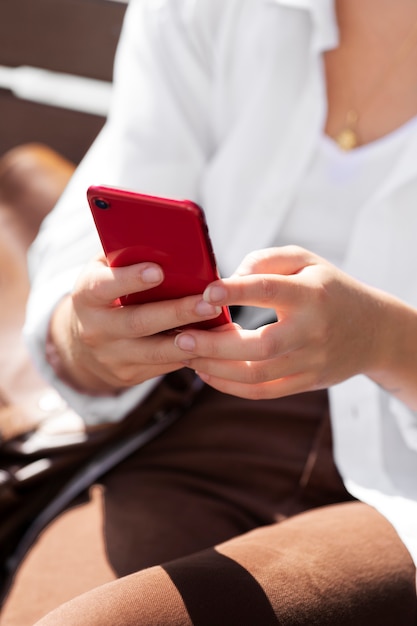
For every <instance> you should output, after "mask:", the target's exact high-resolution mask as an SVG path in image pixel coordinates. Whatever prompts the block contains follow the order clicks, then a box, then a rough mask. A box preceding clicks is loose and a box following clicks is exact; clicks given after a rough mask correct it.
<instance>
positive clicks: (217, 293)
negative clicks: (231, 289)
mask: <svg viewBox="0 0 417 626" xmlns="http://www.w3.org/2000/svg"><path fill="white" fill-rule="evenodd" d="M226 296H227V293H226V289H225V288H224V287H220V286H219V285H210V286H209V287H207V289H206V290H205V292H204V293H203V298H204V300H206V302H207V301H208V302H222V301H223V300H225V298H226Z"/></svg>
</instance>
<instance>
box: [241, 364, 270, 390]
mask: <svg viewBox="0 0 417 626" xmlns="http://www.w3.org/2000/svg"><path fill="white" fill-rule="evenodd" d="M264 380H265V367H264V366H263V364H260V363H253V362H250V363H248V364H247V369H246V371H245V382H246V383H248V384H250V385H257V384H258V383H262V382H263V381H264Z"/></svg>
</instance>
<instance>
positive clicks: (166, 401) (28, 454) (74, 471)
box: [0, 369, 202, 603]
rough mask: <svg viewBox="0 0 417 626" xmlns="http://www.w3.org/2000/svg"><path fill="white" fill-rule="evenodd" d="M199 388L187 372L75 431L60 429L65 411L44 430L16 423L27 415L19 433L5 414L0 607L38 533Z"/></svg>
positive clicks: (0, 447) (0, 466)
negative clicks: (121, 413) (117, 416)
mask: <svg viewBox="0 0 417 626" xmlns="http://www.w3.org/2000/svg"><path fill="white" fill-rule="evenodd" d="M201 387H202V382H201V380H200V379H199V378H198V377H197V376H196V375H195V374H194V372H192V371H191V370H188V369H183V370H180V371H178V372H174V373H172V374H168V375H167V376H165V377H164V378H163V379H162V380H161V382H160V383H159V384H158V385H157V387H156V388H155V389H154V390H153V391H152V392H151V393H150V395H149V396H148V397H147V398H146V399H145V400H144V401H143V402H142V403H141V404H140V405H139V406H138V407H137V408H135V409H134V410H133V411H131V413H130V414H129V415H127V416H126V417H125V418H124V419H123V420H121V421H119V422H117V423H110V424H106V425H104V426H100V427H98V428H93V429H90V430H88V429H85V428H84V429H82V430H79V431H78V432H76V431H74V429H72V430H70V431H69V430H68V428H67V427H66V425H65V422H66V419H65V418H66V416H65V411H66V408H64V409H63V411H62V413H61V414H60V415H56V416H55V417H54V428H53V429H52V431H51V428H50V424H49V425H48V424H46V426H45V422H44V421H42V420H39V419H36V417H35V418H34V419H32V423H31V424H30V427H29V428H28V429H27V430H26V431H25V429H24V428H23V427H22V424H26V425H27V424H28V423H30V419H29V420H28V416H26V418H25V419H22V420H21V424H20V428H19V424H18V422H19V419H18V413H16V415H15V416H14V418H15V419H13V411H10V409H9V414H8V416H7V420H3V429H2V432H3V441H0V602H1V603H2V602H3V601H4V599H5V596H6V594H7V591H8V588H9V586H10V583H11V581H12V579H13V576H14V574H15V572H16V570H17V568H18V566H19V564H20V563H21V561H22V559H23V558H24V556H25V554H26V553H27V551H28V549H29V548H30V546H31V545H32V544H33V543H34V542H35V541H36V539H37V537H38V536H39V533H40V532H41V531H42V529H43V528H45V526H46V525H47V524H49V522H50V521H51V520H52V519H54V517H55V516H56V515H58V514H59V513H60V512H61V511H62V510H63V509H64V508H65V507H66V506H68V505H69V504H70V503H71V502H72V500H74V498H76V497H77V496H78V495H79V494H80V493H82V492H83V491H84V490H85V489H87V488H88V487H89V486H90V485H92V484H93V483H94V482H95V481H96V480H97V479H98V478H99V477H100V476H103V475H104V474H105V473H106V472H108V471H109V470H110V469H112V468H113V467H115V466H116V465H117V464H118V463H120V462H121V461H123V460H124V459H125V458H127V457H128V456H129V455H130V454H132V453H133V452H135V451H136V450H138V449H139V448H141V447H142V446H144V445H145V444H146V443H148V442H149V441H151V440H152V439H154V438H155V437H156V436H158V435H159V434H161V433H162V432H163V431H164V430H166V429H167V428H168V427H169V426H170V425H171V424H172V423H173V422H174V421H176V420H177V419H178V418H179V417H180V416H181V414H182V413H183V412H184V411H185V410H186V409H187V408H188V407H189V406H190V405H191V403H192V402H193V399H194V398H195V396H196V394H197V393H198V392H199V390H200V389H201ZM1 410H3V409H1ZM1 410H0V422H1V419H2V418H1ZM5 421H8V424H9V428H7V427H5ZM12 423H13V424H14V426H15V427H16V424H17V429H16V430H17V431H20V432H18V434H16V433H13V428H12V427H10V424H12ZM80 423H81V422H80ZM60 424H61V425H62V428H60V427H59V426H60ZM22 431H23V432H22ZM4 433H7V436H5V435H4Z"/></svg>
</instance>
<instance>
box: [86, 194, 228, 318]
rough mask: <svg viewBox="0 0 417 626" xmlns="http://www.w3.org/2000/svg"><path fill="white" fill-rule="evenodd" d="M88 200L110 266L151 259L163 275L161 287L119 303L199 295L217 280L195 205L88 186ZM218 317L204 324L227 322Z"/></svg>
mask: <svg viewBox="0 0 417 626" xmlns="http://www.w3.org/2000/svg"><path fill="white" fill-rule="evenodd" d="M87 197H88V201H89V205H90V208H91V211H92V214H93V218H94V221H95V224H96V227H97V230H98V233H99V236H100V239H101V243H102V246H103V249H104V252H105V254H106V257H107V260H108V262H109V265H110V266H112V267H117V266H125V265H132V264H135V263H139V262H142V261H152V262H155V263H158V264H159V265H160V266H161V267H162V269H163V271H164V274H165V279H164V281H163V283H162V284H161V285H158V286H157V287H154V288H152V289H149V290H146V291H143V292H138V293H134V294H128V295H126V296H124V297H123V298H121V301H122V304H139V303H144V302H156V301H161V300H170V299H174V298H180V297H183V296H187V295H195V294H199V293H202V292H203V291H204V289H205V287H206V286H207V285H208V284H209V283H210V282H212V281H213V280H216V279H217V278H218V277H219V274H218V272H217V269H216V262H215V258H214V254H213V249H212V246H211V242H210V238H209V235H208V231H207V225H206V222H205V218H204V213H203V211H202V209H201V208H200V207H199V206H198V205H196V204H195V203H193V202H191V201H189V200H172V199H165V198H158V197H154V196H148V195H143V194H137V193H134V192H131V191H127V190H120V189H113V188H109V187H104V186H100V187H90V188H89V189H88V192H87ZM100 205H101V206H100ZM220 318H221V319H219V318H216V320H211V321H209V322H207V324H205V326H206V327H210V326H213V325H218V324H220V323H226V322H227V321H230V316H229V314H228V310H227V309H225V310H224V312H223V314H222V316H220Z"/></svg>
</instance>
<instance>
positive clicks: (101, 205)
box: [94, 198, 110, 209]
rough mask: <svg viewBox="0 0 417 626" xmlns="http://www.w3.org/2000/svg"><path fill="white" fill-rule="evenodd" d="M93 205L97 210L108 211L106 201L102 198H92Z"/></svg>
mask: <svg viewBox="0 0 417 626" xmlns="http://www.w3.org/2000/svg"><path fill="white" fill-rule="evenodd" d="M94 204H95V205H96V207H97V208H99V209H108V208H109V206H110V204H109V203H108V202H107V200H103V198H94Z"/></svg>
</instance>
